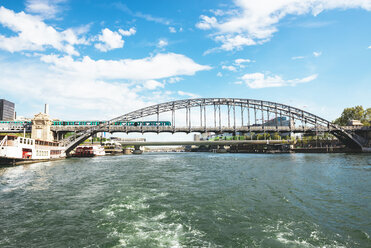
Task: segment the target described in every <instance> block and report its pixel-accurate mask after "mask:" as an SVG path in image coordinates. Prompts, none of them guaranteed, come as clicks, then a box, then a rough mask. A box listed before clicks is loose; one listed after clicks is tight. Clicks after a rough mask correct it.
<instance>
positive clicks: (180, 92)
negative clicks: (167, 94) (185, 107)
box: [178, 90, 200, 98]
mask: <svg viewBox="0 0 371 248" xmlns="http://www.w3.org/2000/svg"><path fill="white" fill-rule="evenodd" d="M178 95H180V96H188V97H190V98H198V97H200V96H199V95H197V94H193V93H190V92H184V91H181V90H178Z"/></svg>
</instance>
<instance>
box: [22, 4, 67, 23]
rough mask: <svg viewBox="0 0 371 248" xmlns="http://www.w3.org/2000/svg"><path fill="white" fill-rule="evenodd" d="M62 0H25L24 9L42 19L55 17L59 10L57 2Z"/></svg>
mask: <svg viewBox="0 0 371 248" xmlns="http://www.w3.org/2000/svg"><path fill="white" fill-rule="evenodd" d="M62 2H65V0H27V1H26V11H27V12H29V13H33V14H37V15H39V16H41V17H42V18H44V19H50V18H55V17H56V15H57V14H58V13H59V12H60V11H61V10H60V7H59V6H58V4H59V3H62Z"/></svg>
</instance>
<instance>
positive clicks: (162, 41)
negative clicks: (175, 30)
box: [157, 39, 169, 48]
mask: <svg viewBox="0 0 371 248" xmlns="http://www.w3.org/2000/svg"><path fill="white" fill-rule="evenodd" d="M168 44H169V43H168V42H167V40H164V39H160V40H159V41H158V43H157V46H158V47H160V48H161V47H165V46H167V45H168Z"/></svg>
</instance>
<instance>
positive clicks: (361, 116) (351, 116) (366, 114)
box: [334, 106, 371, 126]
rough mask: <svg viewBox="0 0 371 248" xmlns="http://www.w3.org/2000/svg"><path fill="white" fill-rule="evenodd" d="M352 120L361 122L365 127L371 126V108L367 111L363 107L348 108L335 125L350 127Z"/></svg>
mask: <svg viewBox="0 0 371 248" xmlns="http://www.w3.org/2000/svg"><path fill="white" fill-rule="evenodd" d="M350 120H359V121H361V122H362V124H363V125H365V126H370V125H371V108H368V109H366V110H364V109H363V107H362V106H355V107H353V108H346V109H344V110H343V113H342V114H341V116H340V117H339V118H337V119H336V120H335V121H334V123H335V124H337V125H340V126H346V125H348V122H349V121H350Z"/></svg>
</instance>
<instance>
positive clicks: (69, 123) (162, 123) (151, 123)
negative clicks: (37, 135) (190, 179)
mask: <svg viewBox="0 0 371 248" xmlns="http://www.w3.org/2000/svg"><path fill="white" fill-rule="evenodd" d="M106 123H107V121H53V123H52V125H53V126H99V125H101V124H106ZM0 124H7V125H10V126H20V127H24V126H28V125H31V121H0ZM110 124H111V125H112V126H139V127H140V126H143V127H157V126H161V127H164V126H171V122H170V121H117V122H112V123H110Z"/></svg>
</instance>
